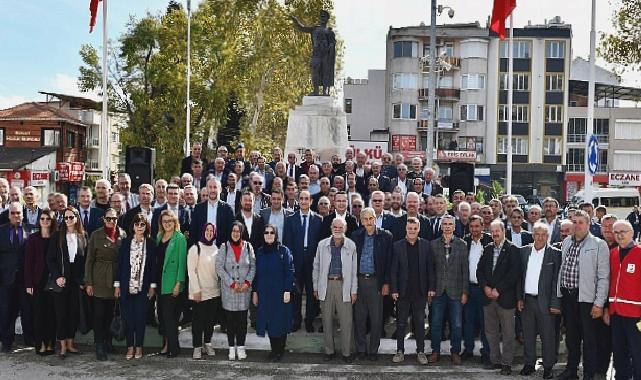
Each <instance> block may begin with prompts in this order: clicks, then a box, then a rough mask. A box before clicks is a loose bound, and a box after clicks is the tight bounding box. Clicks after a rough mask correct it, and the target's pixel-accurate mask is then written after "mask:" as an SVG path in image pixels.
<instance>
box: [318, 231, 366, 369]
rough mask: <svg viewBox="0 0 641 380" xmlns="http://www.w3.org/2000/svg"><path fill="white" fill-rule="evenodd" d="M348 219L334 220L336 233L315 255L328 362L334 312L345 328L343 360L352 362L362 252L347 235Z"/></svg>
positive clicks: (331, 344)
mask: <svg viewBox="0 0 641 380" xmlns="http://www.w3.org/2000/svg"><path fill="white" fill-rule="evenodd" d="M346 228H347V223H346V222H345V220H344V219H341V218H335V219H334V220H333V221H332V236H331V237H328V238H327V239H323V240H321V241H320V242H319V243H318V248H317V250H316V256H315V257H314V271H313V275H312V278H313V282H314V297H315V298H316V299H318V300H319V301H320V303H321V310H322V317H323V340H324V343H325V361H330V360H332V359H333V358H334V357H335V356H336V354H335V348H334V313H336V314H338V320H339V324H340V330H341V353H342V354H343V361H344V362H346V363H351V362H352V361H353V357H352V355H351V351H350V350H351V344H352V305H354V303H356V296H357V289H358V278H357V270H358V263H357V261H358V255H357V253H356V245H355V244H354V242H353V241H352V240H350V239H349V238H347V237H345V229H346Z"/></svg>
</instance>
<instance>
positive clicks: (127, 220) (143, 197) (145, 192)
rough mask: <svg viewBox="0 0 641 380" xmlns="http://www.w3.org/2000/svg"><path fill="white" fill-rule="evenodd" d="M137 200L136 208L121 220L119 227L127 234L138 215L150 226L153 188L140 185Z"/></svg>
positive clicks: (145, 184)
mask: <svg viewBox="0 0 641 380" xmlns="http://www.w3.org/2000/svg"><path fill="white" fill-rule="evenodd" d="M138 199H139V200H140V203H139V204H138V206H136V207H134V208H132V209H131V210H129V211H127V213H126V214H125V216H124V217H123V218H122V226H120V227H121V228H122V229H124V230H125V231H127V232H129V227H130V226H131V222H132V221H133V220H134V216H136V215H138V214H143V215H144V216H145V218H146V219H147V223H150V224H151V219H152V217H153V213H154V208H153V207H152V206H151V202H152V201H153V200H154V187H153V186H151V185H150V184H148V183H144V184H142V185H140V186H139V187H138ZM81 216H82V215H81Z"/></svg>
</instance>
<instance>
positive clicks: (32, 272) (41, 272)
mask: <svg viewBox="0 0 641 380" xmlns="http://www.w3.org/2000/svg"><path fill="white" fill-rule="evenodd" d="M48 244H49V238H47V239H46V240H45V238H43V237H42V233H41V232H40V231H38V232H34V233H32V234H31V235H29V238H28V239H27V244H26V246H25V258H24V287H25V288H39V287H40V286H44V285H45V283H44V282H45V281H47V277H48V275H49V270H48V269H47V248H48ZM39 290H43V288H39Z"/></svg>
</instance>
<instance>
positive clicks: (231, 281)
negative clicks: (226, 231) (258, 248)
mask: <svg viewBox="0 0 641 380" xmlns="http://www.w3.org/2000/svg"><path fill="white" fill-rule="evenodd" d="M242 245H243V246H242V248H241V251H240V260H239V262H236V257H235V256H234V251H233V248H232V247H231V244H230V243H229V242H227V243H225V244H223V245H222V246H221V247H220V250H219V251H218V255H217V256H216V273H218V277H220V290H221V296H222V302H223V309H225V310H227V311H245V310H248V309H249V301H250V298H251V291H250V290H251V283H252V281H254V276H255V275H256V256H255V254H254V248H253V247H252V246H251V244H250V243H249V242H246V241H242ZM242 284H247V285H249V286H250V290H248V291H247V292H244V293H237V292H236V291H234V288H235V287H237V286H241V285H242ZM232 286H233V287H232Z"/></svg>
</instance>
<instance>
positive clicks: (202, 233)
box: [200, 223, 216, 247]
mask: <svg viewBox="0 0 641 380" xmlns="http://www.w3.org/2000/svg"><path fill="white" fill-rule="evenodd" d="M208 226H212V227H213V228H214V237H213V238H212V239H211V240H207V238H205V230H207V227H208ZM215 241H216V226H214V225H213V224H212V223H207V224H205V225H204V226H203V228H202V229H201V230H200V242H201V243H203V245H206V246H210V247H211V246H212V245H213V244H214V242H215Z"/></svg>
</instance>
